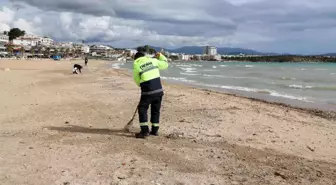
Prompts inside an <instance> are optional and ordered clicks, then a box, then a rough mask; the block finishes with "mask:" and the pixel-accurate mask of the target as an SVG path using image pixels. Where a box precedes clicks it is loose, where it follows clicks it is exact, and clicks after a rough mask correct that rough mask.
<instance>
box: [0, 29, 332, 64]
mask: <svg viewBox="0 0 336 185" xmlns="http://www.w3.org/2000/svg"><path fill="white" fill-rule="evenodd" d="M12 30H16V32H17V33H18V34H17V35H16V36H14V37H13V36H12V38H11V36H9V33H10V32H7V31H5V32H3V33H0V58H8V59H28V58H33V59H39V58H40V59H41V58H44V59H46V58H53V59H57V60H58V59H76V58H84V57H88V58H91V59H104V60H117V61H124V62H126V61H131V60H132V58H133V56H134V54H135V53H136V52H137V49H138V48H139V47H145V48H146V50H147V51H148V55H150V56H154V54H155V52H159V51H156V50H155V49H154V48H153V47H151V46H148V45H145V46H139V47H138V48H117V47H113V46H111V45H101V44H89V43H86V41H85V40H82V41H80V42H58V41H55V40H54V39H52V38H50V37H47V36H38V35H34V34H26V33H25V32H24V31H21V30H20V29H19V28H13V29H12ZM157 50H158V49H157ZM160 52H163V54H164V55H165V56H167V58H168V60H169V61H219V62H231V61H248V62H331V63H334V62H336V57H335V56H334V55H312V56H303V55H289V54H286V55H259V54H253V53H252V54H246V53H235V54H229V53H228V54H222V53H219V52H218V51H217V48H216V47H215V46H203V50H202V51H201V54H190V53H177V52H168V51H165V50H164V49H162V48H161V49H160Z"/></svg>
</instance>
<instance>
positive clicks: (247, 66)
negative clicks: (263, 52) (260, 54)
mask: <svg viewBox="0 0 336 185" xmlns="http://www.w3.org/2000/svg"><path fill="white" fill-rule="evenodd" d="M245 67H248V68H250V67H254V65H246V66H245Z"/></svg>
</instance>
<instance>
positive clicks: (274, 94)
mask: <svg viewBox="0 0 336 185" xmlns="http://www.w3.org/2000/svg"><path fill="white" fill-rule="evenodd" d="M197 85H202V86H206V87H211V88H221V89H228V90H238V91H245V92H255V93H264V94H265V93H266V94H269V95H270V96H275V97H280V98H287V99H292V100H301V101H305V102H311V101H309V100H308V99H307V98H306V97H300V96H299V97H298V96H293V95H289V94H282V93H278V92H276V91H273V90H269V89H255V88H249V87H241V86H225V85H213V84H212V85H209V84H197Z"/></svg>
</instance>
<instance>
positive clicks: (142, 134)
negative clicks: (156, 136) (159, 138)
mask: <svg viewBox="0 0 336 185" xmlns="http://www.w3.org/2000/svg"><path fill="white" fill-rule="evenodd" d="M148 136H149V133H148V132H147V133H144V132H139V133H136V134H135V137H136V138H139V139H146V137H148Z"/></svg>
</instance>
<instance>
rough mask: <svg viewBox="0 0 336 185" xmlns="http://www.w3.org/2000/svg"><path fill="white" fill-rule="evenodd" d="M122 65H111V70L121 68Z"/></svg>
mask: <svg viewBox="0 0 336 185" xmlns="http://www.w3.org/2000/svg"><path fill="white" fill-rule="evenodd" d="M123 65H124V63H115V64H112V68H114V69H120V68H121V66H123Z"/></svg>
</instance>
